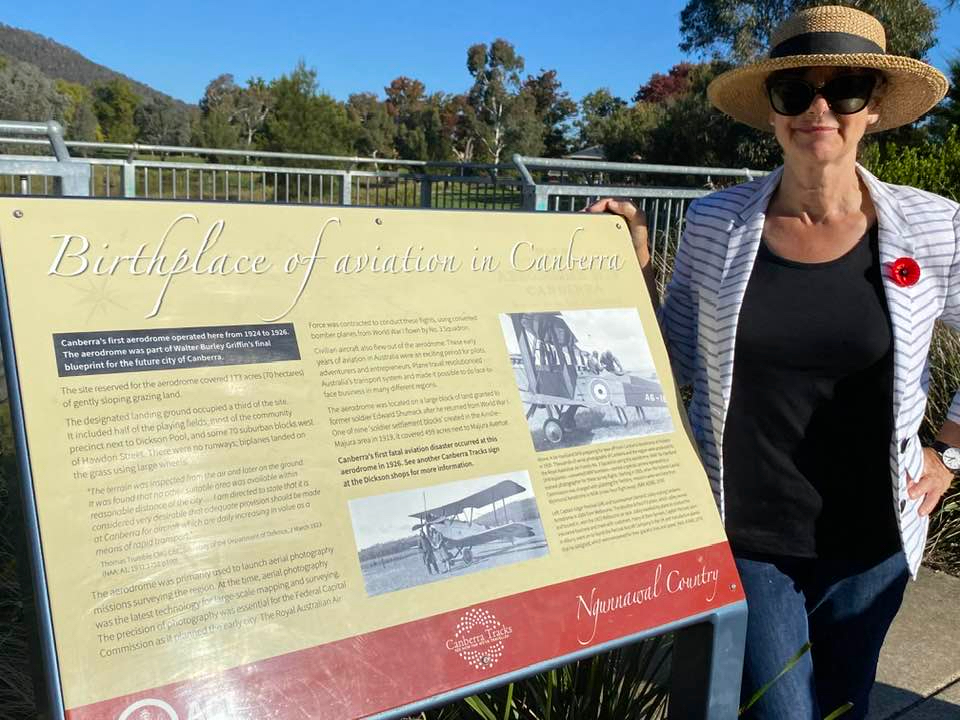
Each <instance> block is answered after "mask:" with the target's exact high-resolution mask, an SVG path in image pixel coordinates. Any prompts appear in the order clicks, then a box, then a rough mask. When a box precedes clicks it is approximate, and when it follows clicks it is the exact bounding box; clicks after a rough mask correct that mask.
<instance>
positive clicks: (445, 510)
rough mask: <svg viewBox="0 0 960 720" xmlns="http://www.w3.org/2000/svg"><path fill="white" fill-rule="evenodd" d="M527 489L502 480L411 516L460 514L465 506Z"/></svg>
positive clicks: (430, 517)
mask: <svg viewBox="0 0 960 720" xmlns="http://www.w3.org/2000/svg"><path fill="white" fill-rule="evenodd" d="M525 489H526V488H524V487H523V486H522V485H519V484H517V483H515V482H514V481H513V480H501V481H500V482H498V483H497V484H496V485H493V486H492V487H488V488H487V489H486V490H481V491H480V492H477V493H474V494H473V495H468V496H467V497H465V498H463V499H461V500H457V501H456V502H452V503H447V504H446V505H440V506H438V507H434V508H430V509H429V510H424V511H423V512H418V513H413V514H412V515H410V517H412V518H417V519H418V520H430V521H434V520H440V519H441V518H445V517H451V516H453V515H459V514H460V513H461V512H463V510H464V509H465V508H482V507H486V506H487V505H492V504H493V503H494V502H495V501H497V500H503V499H504V498H508V497H510V496H511V495H516V494H517V493H522V492H523V491H524V490H525Z"/></svg>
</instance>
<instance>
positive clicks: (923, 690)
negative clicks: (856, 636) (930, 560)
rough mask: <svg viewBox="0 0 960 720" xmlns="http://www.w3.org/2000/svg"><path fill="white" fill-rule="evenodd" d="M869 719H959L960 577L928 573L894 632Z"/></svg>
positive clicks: (910, 593) (914, 587) (914, 585)
mask: <svg viewBox="0 0 960 720" xmlns="http://www.w3.org/2000/svg"><path fill="white" fill-rule="evenodd" d="M868 718H869V720H893V719H894V718H897V719H898V720H960V578H955V577H950V576H949V575H945V574H943V573H937V572H934V571H932V570H929V569H927V568H921V569H920V575H919V576H918V579H917V581H916V582H911V583H910V584H909V585H908V586H907V592H906V596H905V597H904V601H903V608H902V609H901V610H900V614H899V615H897V619H896V620H895V621H894V623H893V627H891V628H890V633H889V634H888V635H887V640H886V643H885V644H884V646H883V652H882V653H881V655H880V667H879V668H878V670H877V684H876V686H875V687H874V690H873V694H872V695H871V696H870V713H869V715H868Z"/></svg>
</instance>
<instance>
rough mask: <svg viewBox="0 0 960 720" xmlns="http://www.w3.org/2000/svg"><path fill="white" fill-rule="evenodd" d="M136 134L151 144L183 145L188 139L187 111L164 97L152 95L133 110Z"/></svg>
mask: <svg viewBox="0 0 960 720" xmlns="http://www.w3.org/2000/svg"><path fill="white" fill-rule="evenodd" d="M133 119H134V122H136V124H137V129H138V133H137V136H138V138H139V139H140V140H142V141H143V142H146V143H149V144H151V145H185V144H186V143H187V142H188V141H189V140H190V118H189V116H188V115H187V112H186V111H185V110H184V109H182V108H181V107H178V106H177V104H176V103H175V102H174V101H173V100H171V99H170V98H166V97H160V96H157V97H152V98H150V99H148V100H147V101H146V102H144V103H143V104H142V105H139V106H138V107H137V109H136V110H135V111H134V115H133Z"/></svg>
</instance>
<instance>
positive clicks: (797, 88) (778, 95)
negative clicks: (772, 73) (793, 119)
mask: <svg viewBox="0 0 960 720" xmlns="http://www.w3.org/2000/svg"><path fill="white" fill-rule="evenodd" d="M769 95H770V106H771V107H772V108H773V110H774V112H777V113H779V114H780V115H799V114H800V113H802V112H803V111H804V110H806V109H807V108H808V107H810V103H811V102H812V101H813V88H812V87H810V85H808V84H807V83H805V82H804V81H803V80H778V81H777V82H775V83H772V84H771V85H770V87H769Z"/></svg>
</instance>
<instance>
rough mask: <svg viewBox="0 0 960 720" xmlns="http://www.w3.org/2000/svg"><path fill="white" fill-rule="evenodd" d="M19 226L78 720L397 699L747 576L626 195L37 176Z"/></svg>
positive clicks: (21, 291) (55, 617)
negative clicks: (498, 195) (164, 198)
mask: <svg viewBox="0 0 960 720" xmlns="http://www.w3.org/2000/svg"><path fill="white" fill-rule="evenodd" d="M0 251H2V261H3V277H4V282H5V289H6V296H5V299H4V300H5V303H6V316H7V317H6V320H7V322H8V326H9V327H8V329H9V333H8V337H7V346H5V348H4V350H5V352H7V353H12V356H13V357H14V358H15V370H16V373H15V375H13V376H12V377H10V378H9V379H10V381H11V387H12V388H13V390H14V392H16V393H19V399H20V402H21V405H22V417H21V418H20V421H21V432H22V433H23V435H22V439H23V440H24V441H25V444H26V448H27V450H28V461H29V465H28V470H29V472H28V473H27V475H28V477H27V478H26V480H27V481H28V482H29V483H32V485H31V486H30V487H31V488H32V492H33V497H34V499H35V502H36V508H37V521H38V527H39V534H38V537H37V538H36V541H37V542H39V543H40V545H41V548H42V552H43V559H44V565H43V567H42V568H39V569H38V571H39V572H42V573H43V577H44V581H45V583H46V588H47V592H48V595H49V602H50V614H51V618H52V634H53V640H54V641H55V648H56V657H57V664H58V667H57V668H55V671H56V673H58V677H59V683H60V687H61V690H62V697H63V704H64V707H65V708H66V715H67V717H69V718H72V719H74V720H87V719H88V718H132V717H138V718H139V717H147V716H149V717H155V718H187V717H230V718H251V719H252V718H258V719H260V718H293V717H302V716H305V715H306V716H311V717H330V718H333V717H362V716H367V715H372V714H377V713H389V712H390V711H391V710H392V709H396V708H400V707H403V706H409V705H410V704H411V703H416V702H418V701H420V700H423V699H426V698H430V697H434V696H437V695H439V694H443V693H449V692H451V691H456V690H458V689H462V688H467V687H470V686H472V685H476V684H478V683H481V682H484V681H486V680H489V679H491V678H496V677H498V676H503V675H506V674H510V673H514V672H518V671H521V670H523V669H524V668H527V667H530V666H532V665H535V664H539V663H544V662H548V661H550V660H552V659H555V658H559V657H563V656H566V655H570V654H571V653H575V652H578V651H582V650H584V649H587V648H590V647H594V646H597V645H602V644H605V643H609V642H611V641H615V640H617V639H619V638H623V637H626V636H629V635H632V634H635V633H638V632H640V631H643V630H645V629H649V628H652V627H656V626H659V625H662V624H665V623H669V622H672V621H677V620H680V619H682V618H685V617H689V616H691V615H695V614H698V613H703V612H706V611H709V610H712V609H716V608H719V607H722V606H724V605H728V604H731V603H734V602H738V601H740V600H742V595H741V593H740V590H739V588H738V583H737V582H736V573H735V569H734V566H733V563H732V560H731V557H730V554H729V551H728V549H727V546H726V543H725V542H724V536H723V532H722V529H721V525H720V521H719V518H718V515H717V512H716V508H715V505H714V501H713V499H712V497H711V494H710V491H709V488H708V484H707V482H706V479H705V476H704V474H703V471H702V469H701V467H700V463H699V461H698V459H697V454H696V451H695V450H694V448H693V446H692V444H691V441H690V439H689V437H688V435H687V432H686V430H685V427H684V424H683V423H684V420H683V417H682V413H681V410H680V409H679V407H678V405H677V398H676V390H675V388H674V385H673V381H672V378H671V375H670V370H669V364H668V360H667V355H666V352H665V350H664V347H663V344H662V340H661V338H660V334H659V330H658V328H657V325H656V320H655V317H654V314H653V310H652V307H651V305H650V302H649V300H648V299H647V297H646V296H645V294H644V285H643V282H642V279H641V276H640V273H639V269H638V268H637V266H636V263H635V261H633V259H632V250H631V245H630V240H629V237H628V235H627V233H626V230H625V229H623V228H622V227H621V225H620V224H619V223H618V221H617V220H616V219H615V218H613V217H609V216H607V217H601V216H587V215H559V214H558V215H536V216H534V215H527V214H516V213H486V212H484V213H470V212H445V211H407V210H392V211H391V210H365V209H354V208H318V207H291V206H281V207H277V206H262V205H256V206H252V205H239V204H238V205H225V204H203V203H178V202H142V201H109V200H80V199H30V198H17V199H4V200H2V201H0ZM145 713H146V714H145Z"/></svg>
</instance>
